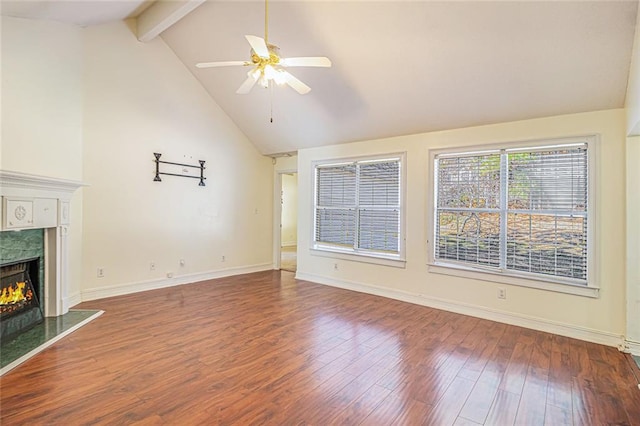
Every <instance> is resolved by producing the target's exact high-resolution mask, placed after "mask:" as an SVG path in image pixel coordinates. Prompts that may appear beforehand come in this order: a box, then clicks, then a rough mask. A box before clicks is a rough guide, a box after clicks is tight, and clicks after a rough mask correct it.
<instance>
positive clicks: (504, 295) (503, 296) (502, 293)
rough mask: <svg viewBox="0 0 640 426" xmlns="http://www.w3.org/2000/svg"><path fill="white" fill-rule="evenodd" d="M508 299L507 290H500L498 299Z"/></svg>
mask: <svg viewBox="0 0 640 426" xmlns="http://www.w3.org/2000/svg"><path fill="white" fill-rule="evenodd" d="M506 298H507V290H506V289H504V288H502V287H500V288H498V299H506Z"/></svg>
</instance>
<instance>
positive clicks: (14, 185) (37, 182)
mask: <svg viewBox="0 0 640 426" xmlns="http://www.w3.org/2000/svg"><path fill="white" fill-rule="evenodd" d="M83 186H89V184H87V183H85V182H81V181H76V180H69V179H60V178H54V177H48V176H40V175H32V174H28V173H20V172H13V171H8V170H0V195H4V196H14V197H16V196H36V197H37V196H41V197H42V196H51V197H54V198H70V197H71V195H72V194H73V192H74V191H76V190H77V189H78V188H81V187H83Z"/></svg>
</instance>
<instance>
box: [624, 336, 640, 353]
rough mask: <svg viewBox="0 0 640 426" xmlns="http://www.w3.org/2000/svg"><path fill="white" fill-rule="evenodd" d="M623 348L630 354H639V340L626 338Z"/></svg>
mask: <svg viewBox="0 0 640 426" xmlns="http://www.w3.org/2000/svg"><path fill="white" fill-rule="evenodd" d="M624 349H625V352H629V353H630V354H631V355H635V356H640V342H636V341H633V340H629V339H627V340H625V342H624Z"/></svg>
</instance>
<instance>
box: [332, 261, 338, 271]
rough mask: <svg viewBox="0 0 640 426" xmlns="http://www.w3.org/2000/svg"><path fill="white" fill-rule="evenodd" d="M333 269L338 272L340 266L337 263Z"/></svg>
mask: <svg viewBox="0 0 640 426" xmlns="http://www.w3.org/2000/svg"><path fill="white" fill-rule="evenodd" d="M333 269H334V270H336V271H337V270H338V264H337V263H334V264H333Z"/></svg>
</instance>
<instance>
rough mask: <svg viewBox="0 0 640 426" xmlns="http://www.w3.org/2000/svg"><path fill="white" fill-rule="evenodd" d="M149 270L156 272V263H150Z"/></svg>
mask: <svg viewBox="0 0 640 426" xmlns="http://www.w3.org/2000/svg"><path fill="white" fill-rule="evenodd" d="M149 270H150V271H155V270H156V262H150V263H149Z"/></svg>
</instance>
